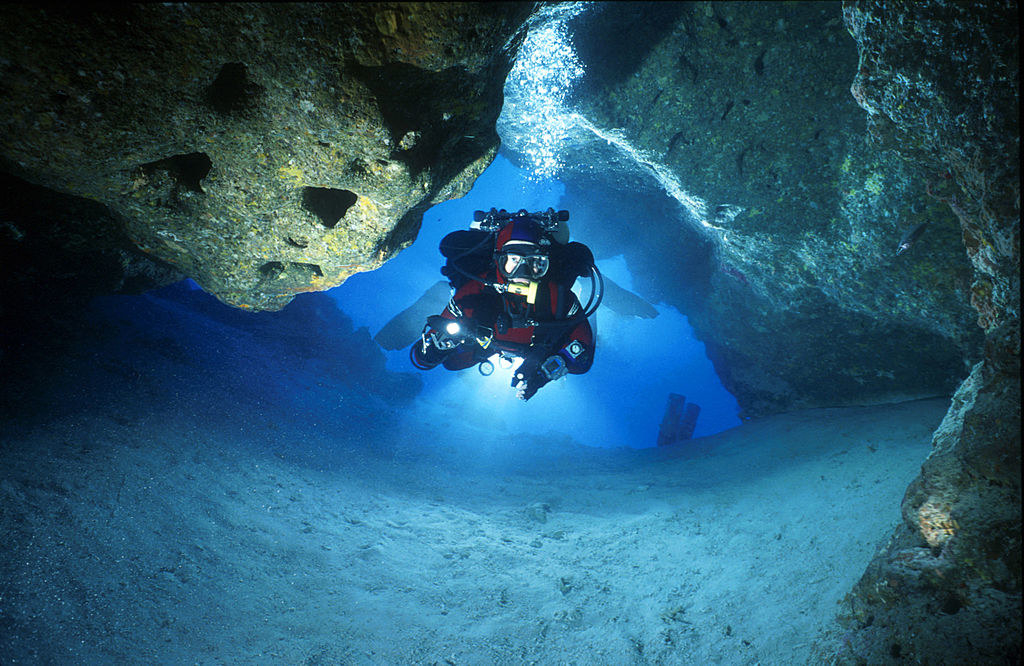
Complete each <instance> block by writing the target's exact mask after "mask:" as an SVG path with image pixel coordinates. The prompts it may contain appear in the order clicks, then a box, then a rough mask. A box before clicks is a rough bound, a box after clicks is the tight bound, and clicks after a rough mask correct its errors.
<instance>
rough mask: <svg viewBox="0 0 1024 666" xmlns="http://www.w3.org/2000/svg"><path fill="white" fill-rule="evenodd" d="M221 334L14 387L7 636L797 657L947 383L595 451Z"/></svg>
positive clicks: (71, 658) (188, 649)
mask: <svg viewBox="0 0 1024 666" xmlns="http://www.w3.org/2000/svg"><path fill="white" fill-rule="evenodd" d="M147 316H150V315H147ZM213 330H214V329H213V328H211V329H210V330H209V331H207V332H206V333H204V335H207V336H210V335H213V334H212V333H210V331H213ZM230 338H231V339H232V340H234V344H236V345H237V348H235V349H232V350H228V351H227V352H223V353H225V354H227V353H229V352H230V354H231V355H232V359H235V360H233V361H232V363H235V366H232V367H239V364H238V363H236V361H237V359H238V358H244V359H245V363H244V365H245V366H246V368H247V370H246V373H239V374H235V375H233V376H229V373H226V372H225V367H227V366H226V365H225V364H226V363H227V362H226V361H224V362H223V363H221V365H219V366H217V365H216V364H213V363H212V362H207V361H206V360H203V359H204V358H205V357H203V353H201V352H199V351H197V350H196V349H195V348H191V347H189V346H188V344H189V343H188V342H187V341H184V342H180V347H175V345H172V344H170V343H166V341H165V342H164V343H163V344H160V343H159V340H157V342H154V339H152V338H146V336H145V335H142V334H140V335H138V336H136V337H135V338H133V339H132V340H131V342H130V344H129V343H126V342H124V341H123V340H122V341H121V342H119V343H116V344H115V343H111V344H108V345H107V346H103V345H98V346H97V345H96V344H93V343H89V344H92V346H88V345H86V346H85V347H80V348H78V351H76V352H74V353H71V354H69V355H66V356H63V357H61V358H60V359H59V360H58V361H54V362H52V363H50V364H49V365H47V367H46V368H45V369H46V372H45V377H44V378H43V379H38V378H37V379H35V380H33V382H31V383H29V384H25V385H19V386H20V388H18V389H17V390H18V391H21V393H18V394H14V395H10V394H8V395H7V396H6V402H5V405H6V408H5V409H6V411H5V412H4V419H5V420H4V422H3V429H2V431H0V434H2V447H0V530H2V531H0V536H2V549H3V550H2V557H0V574H2V578H0V661H2V662H3V663H44V664H46V663H49V664H72V663H73V664H80V663H84V664H93V663H95V664H134V663H138V664H154V663H166V664H193V663H200V664H220V663H228V664H241V663H259V664H262V663H266V664H278V663H280V664H455V665H461V664H527V663H538V664H709V663H720V664H793V663H805V662H807V661H808V660H810V659H812V649H813V644H814V642H815V640H816V639H818V638H819V636H820V635H821V634H822V632H824V631H835V629H834V626H833V624H832V622H833V618H834V616H835V614H836V613H837V612H838V611H839V610H840V607H839V604H838V602H839V601H840V600H841V599H842V597H843V595H844V594H845V593H846V592H847V591H849V589H850V587H851V586H852V585H853V583H854V582H856V580H857V579H858V578H859V577H860V575H861V574H862V573H863V571H864V568H865V566H866V565H867V563H868V561H869V560H870V558H871V557H872V555H873V553H874V551H875V549H876V547H877V546H878V545H879V544H880V543H881V542H882V541H883V540H884V539H885V538H886V537H887V535H888V534H889V533H890V532H891V529H892V527H893V525H894V524H895V522H896V521H897V520H898V519H899V503H900V499H901V497H902V494H903V492H904V490H905V489H906V487H907V484H908V483H909V482H910V481H911V480H912V479H913V477H914V476H915V475H916V473H917V471H918V468H919V466H920V464H921V462H922V461H923V460H924V458H925V456H926V455H927V454H928V451H929V450H930V436H931V432H932V431H933V430H934V428H935V427H936V426H937V425H938V424H939V422H940V421H941V419H942V416H943V414H944V412H945V410H946V407H947V405H948V400H945V399H935V400H922V401H915V402H906V403H901V404H896V405H888V406H877V407H857V408H843V409H825V410H812V411H805V412H798V413H792V414H787V415H782V416H776V417H771V418H766V419H762V420H752V421H748V422H746V423H745V424H744V425H742V426H741V427H739V428H737V429H734V430H731V431H727V432H725V433H721V434H718V435H715V436H711V437H707V438H703V439H700V440H695V441H692V442H689V443H687V444H685V445H681V446H679V447H677V448H673V449H671V450H667V449H661V450H658V449H642V450H641V449H628V448H618V449H606V448H592V447H588V446H585V445H583V444H585V443H579V442H574V441H572V440H571V439H570V438H569V437H567V436H552V435H543V434H539V435H529V434H522V433H520V434H518V435H517V436H513V433H510V432H509V430H507V429H505V428H507V426H502V427H500V428H498V429H488V428H485V427H484V425H486V424H483V423H479V422H477V423H465V422H462V421H461V420H459V419H457V418H453V413H455V412H454V410H453V409H452V408H451V406H445V405H436V404H431V403H429V402H428V401H425V400H420V399H412V400H408V401H405V402H402V403H400V404H395V403H388V402H387V401H384V400H382V399H380V398H378V397H374V396H373V395H371V394H370V393H364V392H361V389H360V390H356V389H355V388H352V387H350V386H347V385H346V384H344V382H340V381H339V380H337V379H336V378H335V377H336V374H335V375H332V374H331V373H329V372H324V373H319V372H317V371H316V367H317V360H316V359H315V358H313V359H312V360H311V359H309V358H305V359H304V360H303V361H302V362H301V363H300V362H298V361H296V364H295V366H294V372H293V373H292V374H291V375H289V378H288V379H287V380H286V381H285V380H281V379H280V372H279V370H280V368H281V366H282V365H283V364H286V363H287V361H288V359H282V358H274V359H268V358H267V357H265V356H261V355H259V354H257V353H256V352H255V351H254V352H253V353H252V355H251V356H248V357H247V356H245V354H246V352H245V349H246V345H247V344H248V342H247V338H245V336H244V335H235V334H232V335H231V336H230ZM83 344H85V343H83ZM225 344H226V343H225ZM132 345H134V347H133V346H132ZM133 349H138V350H144V351H145V350H147V349H148V350H149V351H148V352H145V353H143V352H138V353H135V352H133V351H132V350H133ZM168 349H171V351H170V352H169V351H168ZM222 351H223V350H222ZM133 354H134V356H133ZM119 359H120V360H119ZM124 359H128V360H124ZM222 361H223V359H222ZM261 377H262V378H263V379H264V381H260V378H261ZM11 390H13V389H11ZM371 393H372V392H371ZM527 432H528V430H527Z"/></svg>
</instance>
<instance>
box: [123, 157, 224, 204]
mask: <svg viewBox="0 0 1024 666" xmlns="http://www.w3.org/2000/svg"><path fill="white" fill-rule="evenodd" d="M211 167H213V162H212V161H211V160H210V156H209V155H207V154H206V153H188V154H186V155H174V156H173V157H167V158H164V159H162V160H157V161H155V162H147V163H146V164H142V165H140V167H139V168H140V169H142V172H143V173H144V174H146V176H151V175H152V174H153V173H154V172H156V171H166V172H167V173H169V174H170V175H171V176H172V177H173V178H174V180H175V182H176V183H177V184H178V185H179V186H181V187H185V188H188V189H190V190H192V191H193V192H198V193H200V194H202V193H203V188H202V186H201V185H200V182H201V181H202V180H203V179H204V178H206V176H207V174H209V173H210V168H211Z"/></svg>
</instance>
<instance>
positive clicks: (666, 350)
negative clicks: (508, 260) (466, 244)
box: [329, 155, 740, 447]
mask: <svg viewBox="0 0 1024 666" xmlns="http://www.w3.org/2000/svg"><path fill="white" fill-rule="evenodd" d="M564 193H565V188H564V186H563V185H562V184H561V183H559V182H557V181H552V180H549V181H544V182H535V181H533V180H531V179H530V177H529V174H528V173H527V172H525V171H523V170H520V169H518V168H517V167H516V166H515V165H513V164H512V163H511V162H509V161H508V160H507V159H505V158H504V157H502V156H500V155H499V156H498V157H497V158H496V159H495V160H494V162H493V163H492V164H491V165H490V167H488V169H487V170H486V171H484V173H483V174H482V175H481V176H480V178H478V179H477V181H476V183H475V184H474V186H473V189H472V190H471V191H470V192H469V194H467V195H466V196H465V197H463V198H462V199H457V200H454V201H448V202H445V203H442V204H439V205H437V206H435V207H433V208H431V209H430V210H429V211H427V213H426V214H425V215H424V219H423V227H422V229H421V230H420V233H419V236H418V238H417V239H416V242H415V243H414V244H413V245H412V246H411V247H410V248H408V249H407V250H405V251H403V252H402V253H400V254H399V255H398V256H397V257H396V258H394V259H392V260H391V261H389V262H388V263H387V264H385V265H384V266H382V267H381V268H380V269H378V270H376V271H373V272H369V273H361V274H358V275H355V276H353V277H352V278H350V279H349V280H348V281H346V282H345V284H343V285H341V286H340V287H337V288H335V289H333V290H331V291H330V292H329V294H330V295H331V296H332V297H333V298H334V300H335V301H336V302H337V303H338V305H339V307H340V308H341V309H342V310H343V311H344V312H345V313H346V314H347V315H348V316H349V317H351V318H352V320H353V323H354V325H355V326H357V327H360V326H365V327H367V328H368V329H369V331H370V333H371V334H375V333H376V332H377V331H379V330H380V329H381V328H382V327H383V326H384V325H385V324H386V323H387V322H388V321H389V320H390V319H391V318H392V317H393V316H394V315H395V314H397V313H398V312H401V311H402V310H403V309H405V308H406V307H408V306H409V305H411V304H412V303H413V302H414V301H416V300H417V299H418V298H419V297H420V296H421V295H422V293H423V292H424V291H426V289H427V288H429V287H430V286H431V285H433V284H434V283H435V282H437V281H438V280H439V279H442V276H441V273H440V271H439V268H440V266H441V264H442V257H441V255H440V253H439V252H438V244H439V243H440V241H441V239H442V238H443V237H444V235H445V234H447V233H448V232H450V231H453V230H456V229H462V228H467V227H468V226H469V223H470V221H471V220H472V214H473V211H474V210H487V209H489V208H491V207H498V208H506V209H509V210H516V209H520V208H526V209H528V210H544V209H547V208H548V207H556V208H557V207H559V201H560V199H561V198H562V196H563V195H564ZM602 223H607V220H593V219H590V220H588V219H580V218H578V217H572V211H571V210H570V220H569V228H570V230H571V233H572V238H573V240H577V241H580V242H583V243H587V229H588V227H592V226H593V225H598V224H602ZM593 249H594V250H595V253H596V254H597V256H598V262H597V263H598V268H600V270H601V271H602V272H603V273H604V274H605V275H606V276H607V277H609V278H611V279H612V280H614V281H615V282H616V283H618V284H619V285H620V286H622V287H624V288H626V289H630V288H631V287H632V276H631V275H630V273H629V269H628V267H627V266H626V263H625V261H624V260H623V259H622V257H621V256H618V257H617V256H611V257H606V256H605V257H603V256H602V255H601V248H597V247H594V248H593ZM666 261H672V258H671V257H666ZM589 285H590V281H589V280H583V281H582V287H583V293H584V299H583V300H584V301H585V300H586V295H587V294H589V289H590V286H589ZM444 306H445V303H444V302H439V303H438V304H437V311H438V312H440V311H441V310H442V309H443V308H444ZM655 306H656V307H657V309H658V312H659V313H660V314H659V316H658V317H656V318H654V319H639V318H635V317H623V316H619V315H617V314H615V313H614V312H612V311H610V310H609V309H608V308H606V307H605V308H602V309H601V310H600V311H599V312H598V313H597V315H596V321H595V322H594V323H595V324H596V329H597V334H598V342H597V352H596V356H595V362H594V365H593V367H592V369H591V370H590V372H588V373H587V374H585V375H578V376H570V377H567V378H565V379H562V380H559V381H558V382H555V383H553V384H549V385H548V386H545V387H544V388H543V389H542V390H541V391H540V392H538V394H537V395H536V396H535V397H534V398H532V399H531V400H530V401H529V402H528V403H519V402H517V401H516V400H515V399H514V396H513V395H512V390H511V388H510V387H509V381H510V376H509V371H508V370H505V371H502V370H501V369H500V368H499V369H497V370H496V371H495V373H494V374H493V375H491V376H490V377H482V376H480V374H479V373H478V372H477V371H476V370H474V369H472V368H471V369H469V370H465V371H462V372H460V373H451V372H448V371H446V370H444V369H442V368H435V369H434V370H432V371H429V372H425V373H421V374H422V375H423V380H424V390H423V392H422V394H421V395H420V397H419V400H421V401H423V402H425V403H431V404H434V405H436V406H438V407H439V408H440V409H442V411H443V413H445V415H446V417H447V418H451V419H453V420H457V419H459V418H473V419H474V420H477V419H481V418H482V419H487V418H492V419H494V420H495V422H496V423H498V422H501V423H504V422H505V421H507V420H509V419H511V420H513V421H515V422H520V421H522V420H525V419H528V420H529V423H530V424H531V427H532V428H534V429H535V430H538V431H552V432H558V433H566V434H569V435H571V436H573V437H574V438H575V439H576V440H577V441H579V442H581V443H584V444H588V445H591V446H632V447H646V446H653V445H654V444H655V442H656V438H657V433H658V427H659V425H660V423H661V419H662V416H663V413H664V410H665V406H666V404H667V399H668V394H669V393H670V392H674V393H679V394H682V395H684V396H686V397H687V400H688V401H689V402H693V403H696V404H698V405H700V407H701V410H702V411H701V416H700V419H699V421H698V423H697V429H696V431H695V433H694V435H695V436H697V437H700V436H705V435H710V434H713V433H716V432H721V431H722V430H726V429H728V428H731V427H734V426H737V425H739V423H740V420H739V418H738V416H737V412H738V410H739V408H738V405H737V403H736V400H735V398H734V397H733V396H732V395H731V394H730V393H729V392H728V391H726V390H725V388H724V387H723V386H722V383H721V381H720V380H719V379H718V376H717V375H716V374H715V371H714V368H713V367H712V364H711V362H710V361H709V360H708V358H707V355H706V352H705V349H704V345H703V343H701V342H700V341H699V340H697V339H696V338H695V337H694V334H693V330H692V329H691V327H690V325H689V323H688V321H687V319H686V317H685V316H684V315H683V314H681V313H680V312H679V311H678V310H676V309H675V308H673V307H671V306H668V305H665V304H655ZM386 367H387V368H388V369H389V370H394V371H409V370H410V369H411V368H412V366H411V365H410V363H409V358H408V351H407V350H399V351H395V352H388V353H387V365H386Z"/></svg>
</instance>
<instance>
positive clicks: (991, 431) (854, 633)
mask: <svg viewBox="0 0 1024 666" xmlns="http://www.w3.org/2000/svg"><path fill="white" fill-rule="evenodd" d="M1018 20H1019V16H1018V8H1017V4H1016V3H1014V2H993V3H959V2H944V1H934V0H933V1H932V2H928V3H910V4H905V3H893V2H884V1H871V2H856V3H853V2H851V3H848V4H846V5H845V6H844V21H845V24H846V26H847V28H848V29H849V31H850V33H851V34H852V35H853V36H854V38H855V39H856V40H857V46H858V51H859V53H860V63H859V67H858V70H857V74H856V77H855V79H854V81H853V84H852V87H851V92H852V93H853V95H854V97H855V98H856V99H857V101H858V103H859V104H860V105H861V106H862V107H863V108H864V109H865V110H866V111H867V112H868V119H869V123H870V124H871V126H872V128H873V131H875V132H877V133H878V134H879V135H880V136H883V137H886V138H887V140H889V141H892V142H893V143H894V144H895V145H896V146H898V147H897V150H899V151H900V152H902V153H903V154H904V155H906V156H907V158H908V159H914V160H918V161H919V162H920V163H922V164H923V165H926V166H927V167H928V168H930V169H932V170H934V171H935V172H936V173H942V174H947V175H948V179H949V180H950V181H951V182H952V184H951V187H950V189H949V191H948V192H947V193H946V195H945V203H946V204H947V205H948V206H949V208H950V209H951V210H952V211H953V212H954V214H955V215H956V217H957V219H958V221H959V224H960V228H961V231H962V235H963V242H964V246H965V247H966V250H967V255H968V256H969V258H970V261H971V264H972V267H973V276H972V277H973V279H972V285H971V304H972V305H973V307H974V309H975V310H976V312H977V316H978V323H979V325H980V326H981V327H982V328H983V329H984V332H985V347H984V357H983V358H982V359H981V360H980V361H979V362H978V363H977V364H976V365H975V366H974V368H973V370H972V372H971V374H970V376H969V377H968V378H967V380H966V381H964V382H963V384H961V386H960V388H959V389H958V390H957V392H956V394H955V396H954V397H953V402H952V405H951V407H950V410H949V412H948V413H947V415H946V418H945V419H944V421H943V423H942V424H941V425H940V427H939V429H938V430H937V431H936V432H935V434H934V436H933V440H932V445H933V450H932V453H931V455H929V457H928V459H927V460H926V461H925V462H924V464H923V465H922V468H921V474H920V476H919V477H918V478H917V479H916V480H915V481H914V482H913V483H912V484H911V486H910V488H909V489H908V490H907V493H906V496H905V497H904V499H903V503H902V518H903V519H902V521H901V522H900V524H899V525H898V526H897V527H896V529H895V530H894V531H893V534H892V536H891V538H890V540H889V541H888V543H887V544H886V545H885V546H884V547H883V548H882V549H881V550H880V552H879V553H878V554H877V555H876V557H875V558H874V560H873V561H872V562H871V564H870V565H869V567H868V569H867V571H866V572H865V574H864V576H863V577H862V579H861V580H860V581H859V582H858V584H857V585H856V586H855V587H854V589H853V590H852V591H851V593H850V594H849V595H848V597H847V599H846V600H845V613H844V615H843V616H842V621H843V625H844V626H845V627H846V628H847V630H848V631H847V633H846V634H844V635H843V636H842V637H841V638H840V639H839V640H838V641H837V642H838V644H837V645H833V646H832V647H831V649H832V650H833V652H832V654H833V655H835V656H838V657H839V661H840V663H872V664H882V663H905V662H907V661H911V662H914V663H931V664H965V663H978V664H981V663H984V664H1002V663H1005V664H1017V663H1020V659H1021V654H1020V648H1021V432H1020V428H1021V422H1020V399H1021V395H1020V145H1019V143H1020V126H1019V83H1018V81H1019V44H1018V40H1019V32H1018V27H1017V26H1018Z"/></svg>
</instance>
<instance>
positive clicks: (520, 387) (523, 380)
mask: <svg viewBox="0 0 1024 666" xmlns="http://www.w3.org/2000/svg"><path fill="white" fill-rule="evenodd" d="M541 356H542V355H536V356H534V357H533V358H530V357H527V358H526V360H524V361H523V363H522V365H520V366H519V368H518V369H517V370H516V373H515V375H514V376H513V377H512V387H513V388H515V389H516V397H517V398H519V399H520V400H523V401H526V400H529V399H530V398H532V397H533V396H534V395H535V394H536V393H537V391H539V390H540V388H541V387H542V386H544V385H545V384H547V383H548V382H550V381H552V380H554V379H558V378H559V377H563V376H565V374H566V373H567V372H568V371H569V370H568V368H567V367H566V365H565V359H564V358H562V356H561V354H552V355H551V356H548V357H547V358H545V359H544V360H543V361H540V362H538V359H539V358H540V357H541Z"/></svg>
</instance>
